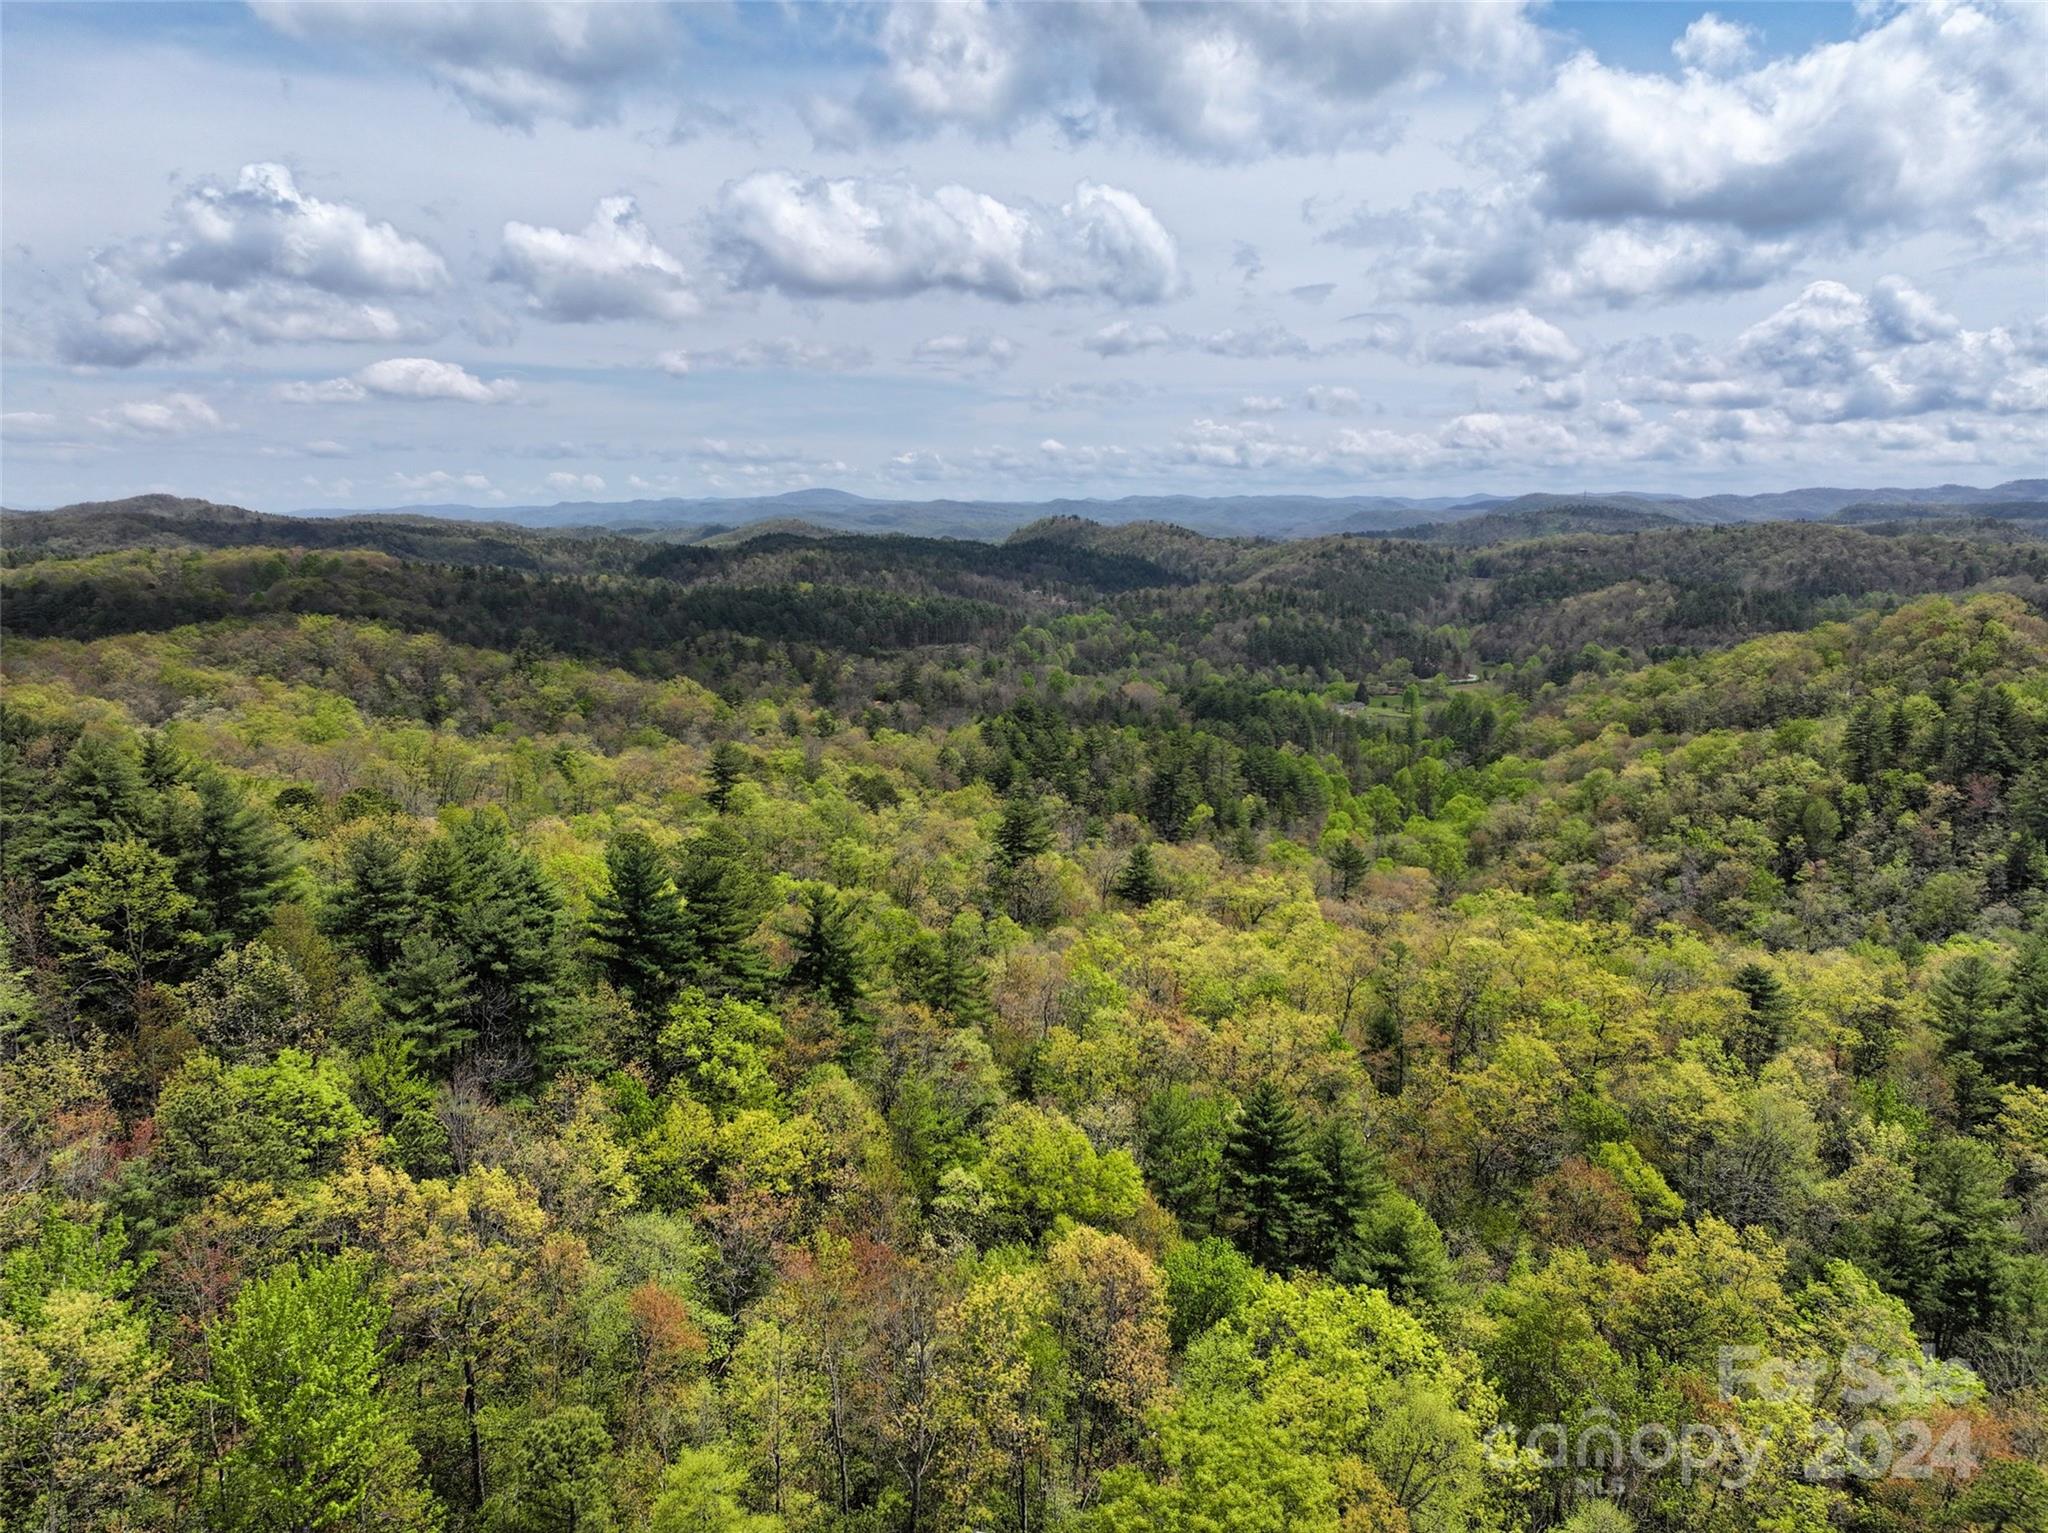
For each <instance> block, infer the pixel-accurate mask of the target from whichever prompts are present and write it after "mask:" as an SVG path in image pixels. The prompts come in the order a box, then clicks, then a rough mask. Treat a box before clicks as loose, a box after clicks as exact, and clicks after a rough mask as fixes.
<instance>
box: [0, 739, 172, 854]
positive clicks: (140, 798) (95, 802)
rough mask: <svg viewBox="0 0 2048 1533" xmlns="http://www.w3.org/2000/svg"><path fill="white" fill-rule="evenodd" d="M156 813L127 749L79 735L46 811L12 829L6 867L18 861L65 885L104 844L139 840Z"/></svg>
mask: <svg viewBox="0 0 2048 1533" xmlns="http://www.w3.org/2000/svg"><path fill="white" fill-rule="evenodd" d="M153 809H154V799H153V797H152V795H151V794H150V793H149V792H148V791H147V790H146V789H145V788H144V786H143V782H142V776H141V773H140V772H138V771H137V770H136V765H135V761H134V758H133V757H131V756H130V755H129V754H128V751H127V750H126V749H125V747H124V746H123V745H122V744H121V743H120V742H118V741H116V740H113V739H111V738H109V737H108V736H106V735H103V734H84V735H80V736H79V738H78V743H77V744H76V745H74V746H73V747H72V748H71V753H70V754H69V755H68V756H66V757H65V758H64V765H63V767H62V768H61V769H60V770H59V771H58V773H57V781H56V784H55V791H54V793H53V794H52V795H51V800H50V802H49V804H48V807H47V809H46V810H45V811H44V812H43V813H40V814H33V813H31V814H23V815H21V816H20V818H19V820H18V821H17V823H15V824H13V825H12V826H10V828H9V833H8V835H7V837H6V840H7V842H8V844H9V850H8V853H7V857H8V862H9V863H10V865H12V864H14V863H15V862H16V860H17V859H19V860H20V861H22V862H25V863H27V864H28V868H27V869H26V871H31V872H32V873H33V874H34V876H36V877H39V878H41V879H43V880H44V881H45V882H46V883H61V882H63V881H64V880H65V879H67V878H68V877H69V876H70V875H71V874H73V873H75V872H76V871H77V870H78V869H79V868H80V867H82V866H83V865H84V864H85V862H86V860H87V859H88V858H90V857H91V856H92V854H93V853H94V851H95V850H97V849H98V847H99V846H100V845H101V844H102V843H103V842H108V841H120V840H126V839H131V838H133V837H136V836H139V835H141V834H142V833H143V831H144V830H145V829H147V828H148V826H149V824H150V822H151V820H152V818H153Z"/></svg>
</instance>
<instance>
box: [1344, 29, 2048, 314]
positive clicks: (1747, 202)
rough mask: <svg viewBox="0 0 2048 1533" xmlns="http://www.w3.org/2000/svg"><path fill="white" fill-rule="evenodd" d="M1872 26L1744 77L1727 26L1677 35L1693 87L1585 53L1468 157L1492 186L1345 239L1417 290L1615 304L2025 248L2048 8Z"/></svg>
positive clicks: (1349, 225)
mask: <svg viewBox="0 0 2048 1533" xmlns="http://www.w3.org/2000/svg"><path fill="white" fill-rule="evenodd" d="M1871 15H1872V16H1874V17H1877V18H1879V19H1877V20H1875V21H1873V22H1872V24H1870V25H1869V26H1867V27H1866V28H1865V30H1863V31H1862V32H1860V33H1858V34H1857V35H1856V36H1854V37H1852V38H1850V39H1848V40H1846V41H1842V42H1832V43H1825V44H1821V45H1818V46H1816V47H1814V48H1813V49H1811V50H1810V51H1808V52H1807V53H1804V54H1801V55H1798V56H1796V57H1791V58H1785V59H1780V60H1775V61H1771V62H1768V63H1764V64H1760V65H1757V66H1755V67H1753V68H1747V69H1744V68H1742V67H1741V64H1740V60H1739V58H1738V56H1737V55H1736V54H1735V53H1734V52H1733V51H1731V40H1730V38H1729V37H1728V36H1727V35H1726V34H1725V33H1724V32H1722V31H1720V30H1718V29H1717V28H1707V29H1705V30H1701V29H1699V28H1698V27H1696V28H1695V29H1694V32H1692V33H1688V38H1690V39H1691V41H1690V42H1689V43H1688V42H1687V41H1685V40H1681V44H1680V47H1681V51H1682V53H1684V54H1687V55H1689V56H1690V57H1691V58H1692V59H1693V60H1694V61H1695V62H1696V63H1697V65H1698V67H1694V68H1691V69H1688V70H1687V71H1686V72H1685V73H1683V74H1682V75H1679V76H1677V77H1673V76H1671V75H1667V74H1655V73H1639V72H1636V71H1633V70H1628V69H1623V68H1618V67H1616V66H1614V65H1611V64H1608V63H1604V62H1602V61H1601V60H1600V59H1599V58H1597V57H1595V56H1594V55H1593V54H1591V53H1582V54H1579V55H1578V56H1576V57H1574V58H1572V59H1570V60H1569V61H1567V62H1566V63H1565V64H1564V65H1563V66H1562V67H1561V68H1559V69H1558V70H1557V72H1556V74H1555V78H1554V80H1553V82H1552V83H1551V84H1550V85H1549V87H1548V88H1546V89H1545V90H1543V91H1541V92H1539V93H1536V94H1534V95H1530V96H1528V97H1525V98H1522V99H1520V100H1518V101H1515V102H1513V103H1511V104H1510V105H1509V106H1508V107H1507V108H1506V109H1505V110H1504V111H1503V112H1502V113H1501V114H1499V116H1498V117H1497V118H1496V119H1495V120H1494V121H1493V122H1492V123H1491V124H1490V125H1489V127H1488V128H1486V129H1485V130H1483V131H1482V132H1481V134H1480V135H1479V136H1478V137H1477V139H1476V140H1475V141H1474V143H1473V144H1472V145H1471V146H1469V147H1470V150H1471V153H1472V154H1473V156H1474V158H1475V159H1482V160H1484V161H1485V162H1486V163H1488V164H1490V165H1493V166H1495V167H1498V175H1497V179H1495V180H1494V181H1493V182H1491V183H1490V184H1488V185H1485V186H1482V187H1481V188H1479V189H1477V190H1470V191H1468V190H1450V191H1438V192H1433V193H1430V194H1428V195H1425V196H1423V197H1420V198H1418V199H1416V200H1415V201H1414V202H1412V203H1411V204H1409V206H1408V207H1407V208H1405V209H1402V210H1399V211H1396V212H1392V213H1387V212H1375V211H1372V210H1366V211H1364V212H1362V213H1360V214H1359V215H1357V216H1355V217H1353V218H1352V219H1350V220H1349V221H1347V222H1345V223H1344V224H1342V225H1341V226H1339V227H1338V228H1337V229H1335V230H1333V231H1332V232H1331V234H1330V235H1329V237H1330V238H1333V239H1337V240H1340V241H1344V242H1349V243H1353V244H1359V245H1366V246H1372V247H1375V248H1379V249H1382V250H1384V251H1385V252H1386V254H1387V255H1388V257H1389V259H1390V260H1391V262H1392V263H1393V268H1394V277H1393V282H1392V285H1393V287H1394V288H1395V289H1396V290H1397V291H1399V292H1401V293H1403V294H1405V295H1407V296H1413V297H1419V298H1425V299H1434V300H1444V301H1463V300H1480V301H1485V300H1493V301H1501V300H1512V299H1515V298H1519V297H1525V296H1534V297H1541V298H1546V299H1550V300H1553V301H1587V302H1597V303H1603V304H1609V305H1619V304H1628V303H1636V302H1642V301H1646V300H1655V299H1660V298H1667V297H1671V296H1676V295H1683V294H1687V293H1699V292H1725V291H1731V290H1736V289H1743V288H1753V287H1756V286H1758V285H1760V284H1761V283H1763V282H1766V281H1769V280H1770V279H1772V278H1774V277H1776V276H1779V275H1782V274H1783V273H1784V272H1786V271H1788V270H1789V269H1790V268H1791V266H1792V265H1793V263H1794V261H1795V260H1797V259H1802V258H1806V257H1808V256H1810V255H1811V254H1812V253H1813V252H1814V251H1816V250H1829V249H1848V248H1852V247H1856V246H1859V245H1862V244H1865V243H1868V242H1869V241H1871V240H1873V239H1876V238H1879V237H1886V238H1891V237H1898V236H1902V235H1909V234H1913V233H1917V232H1921V231H1925V230H1944V231H1960V232H1966V233H1971V234H1974V235H1976V236H1978V237H1980V238H1982V239H1986V240H1991V241H1997V242H2003V243H2006V244H2008V245H2012V244H2015V243H2016V242H2017V241H2019V240H2020V239H2021V238H2023V237H2024V236H2025V235H2026V233H2027V231H2028V228H2029V227H2030V226H2029V225H2028V223H2027V220H2028V219H2029V218H2030V217H2035V218H2037V217H2038V214H2037V213H2035V212H2034V210H2036V209H2038V207H2039V205H2040V199H2041V194H2042V188H2043V182H2044V173H2048V152H2044V149H2043V143H2044V136H2048V96H2044V94H2043V93H2042V92H2041V91H2040V89H2039V87H2038V82H2037V81H2036V79H2035V75H2036V74H2037V72H2038V65H2037V61H2038V59H2039V57H2040V55H2041V51H2042V49H2043V47H2044V46H2048V10H2043V8H2041V7H2038V6H2018V7H2013V8H2011V9H2009V10H1993V9H1990V8H1988V7H1986V6H1983V5H1979V4H1974V3H1969V0H1939V3H1931V4H1927V5H1915V6H1906V7H1900V8H1898V9H1896V10H1892V11H1883V12H1880V11H1873V12H1871ZM1709 62H1711V64H1712V67H1711V68H1710V67H1708V64H1709Z"/></svg>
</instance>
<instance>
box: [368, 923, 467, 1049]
mask: <svg viewBox="0 0 2048 1533" xmlns="http://www.w3.org/2000/svg"><path fill="white" fill-rule="evenodd" d="M377 1000H378V1004H379V1005H380V1006H382V1007H383V1010H384V1015H385V1016H387V1017H389V1018H390V1019H391V1022H392V1024H393V1026H395V1027H396V1028H397V1029H398V1034H399V1036H400V1037H401V1038H403V1039H404V1040H405V1041H406V1043H407V1045H408V1046H409V1047H410V1048H411V1049H412V1051H413V1053H414V1054H415V1055H416V1056H417V1057H418V1059H419V1061H420V1062H421V1063H422V1064H424V1065H426V1066H427V1067H428V1068H429V1069H433V1068H436V1067H439V1066H442V1065H445V1064H447V1063H448V1062H449V1061H450V1060H452V1059H454V1058H455V1057H456V1056H457V1055H459V1054H461V1053H462V1051H463V1050H464V1049H466V1048H468V1047H469V1046H470V1045H471V1044H473V1043H474V1042H475V1041H476V1026H475V1024H474V1023H473V1022H472V1021H471V1011H472V1008H473V1007H474V1006H475V1004H476V987H475V986H474V984H472V983H471V980H470V976H469V966H468V965H467V964H465V963H464V962H463V955H462V952H461V950H460V949H459V948H457V947H456V946H455V944H454V943H452V942H447V941H443V940H442V939H441V938H439V937H437V936H435V935H434V934H433V933H432V932H425V931H421V932H414V933H413V934H412V935H411V936H409V937H407V938H406V939H405V941H404V942H403V943H402V944H401V945H400V947H399V949H398V953H397V956H396V957H395V958H394V959H393V960H392V962H391V964H390V966H389V967H388V968H387V969H386V970H385V972H384V976H383V979H382V981H381V982H380V983H379V985H378V986H377Z"/></svg>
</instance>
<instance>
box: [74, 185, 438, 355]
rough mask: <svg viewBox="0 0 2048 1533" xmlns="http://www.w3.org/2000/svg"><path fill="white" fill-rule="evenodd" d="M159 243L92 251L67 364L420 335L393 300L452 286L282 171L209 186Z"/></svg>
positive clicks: (434, 260)
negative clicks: (83, 309) (246, 344)
mask: <svg viewBox="0 0 2048 1533" xmlns="http://www.w3.org/2000/svg"><path fill="white" fill-rule="evenodd" d="M169 221H170V225H171V227H170V230H169V232H168V233H166V234H164V235H162V236H161V237H158V238H154V239H144V240H137V241H132V242H129V243H127V244H123V245H113V246H109V247H106V248H104V249H101V250H98V251H95V252H94V253H93V255H92V257H91V258H90V259H89V260H88V261H87V263H86V266H85V269H84V272H83V273H82V276H81V286H82V289H83V294H84V297H85V300H86V303H87V304H88V306H89V307H90V309H91V311H92V312H91V313H90V314H89V315H85V316H74V317H73V318H72V319H71V320H70V321H69V322H68V323H67V324H66V325H65V326H64V327H63V328H62V331H61V333H60V337H59V342H58V353H59V355H60V356H61V357H62V358H63V359H64V360H65V361H68V362H79V363H87V364H93V365H98V366H109V367H132V366H135V365H137V364H139V363H142V362H147V361H152V360H157V359H163V358H174V357H183V356H190V355H192V354H194V353H196V352H200V351H204V350H208V349H211V348H213V347H215V346H217V345H220V344H222V343H224V342H227V341H231V340H237V339H239V340H247V341H256V342H290V341H370V340H384V341H390V340H397V339H400V338H402V337H404V336H407V335H409V334H416V333H419V332H420V331H421V330H422V329H423V328H424V326H423V325H422V322H421V321H419V320H418V319H406V318H404V317H401V314H400V313H399V312H398V311H397V310H396V309H395V308H394V307H392V304H393V303H394V302H395V301H401V300H407V299H417V298H422V297H426V296H428V295H431V294H433V293H436V292H438V291H440V290H441V289H443V288H444V287H446V286H447V284H448V281H449V275H448V268H447V266H446V264H445V263H444V262H443V261H442V259H441V257H440V256H439V255H438V254H437V253H436V252H435V251H434V249H433V247H432V246H430V245H428V244H427V243H426V242H425V241H423V240H419V239H416V238H413V237H412V236H410V235H406V234H403V233H401V232H399V230H398V229H397V228H396V227H394V226H393V225H392V224H390V223H387V222H383V221H380V220H375V219H372V218H371V217H370V216H369V215H367V214H366V213H364V212H363V211H362V210H361V209H359V208H356V207H354V206H352V205H350V204H347V203H340V202H329V201H326V200H324V199H322V198H319V197H314V196H312V195H310V194H308V193H306V192H303V191H301V190H300V189H299V186H298V183H297V181H296V180H295V179H294V177H293V175H292V173H291V172H290V171H289V170H287V169H286V168H285V167H284V166H282V165H271V164H254V165H245V166H243V167H242V170H241V173H240V175H239V176H238V177H237V178H236V179H235V181H234V183H233V184H232V185H223V184H220V183H216V182H210V181H202V182H198V183H196V184H194V185H192V186H190V187H188V188H186V189H185V190H184V191H183V192H182V193H181V194H180V195H179V196H178V198H177V199H176V201H175V202H174V203H173V204H172V207H171V213H170V220H169Z"/></svg>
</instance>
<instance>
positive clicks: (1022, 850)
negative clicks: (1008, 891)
mask: <svg viewBox="0 0 2048 1533" xmlns="http://www.w3.org/2000/svg"><path fill="white" fill-rule="evenodd" d="M995 840H996V849H995V863H996V867H997V868H998V869H999V870H1000V871H1002V872H1005V873H1007V872H1009V871H1011V870H1012V869H1013V868H1015V867H1017V866H1018V865H1019V864H1020V863H1025V862H1029V861H1030V860H1031V859H1032V858H1033V857H1036V856H1037V855H1038V854H1039V853H1040V852H1042V851H1044V850H1045V849H1046V848H1047V847H1049V846H1051V845H1052V827H1051V826H1050V825H1048V824H1047V823H1046V820H1045V808H1044V806H1043V805H1042V804H1040V803H1039V802H1038V800H1037V798H1036V797H1035V796H1033V795H1031V794H1029V793H1019V794H1016V795H1014V796H1013V797H1011V798H1008V799H1005V800H1004V801H1003V817H1002V819H1001V820H1000V821H998V822H997V825H996V837H995Z"/></svg>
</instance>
